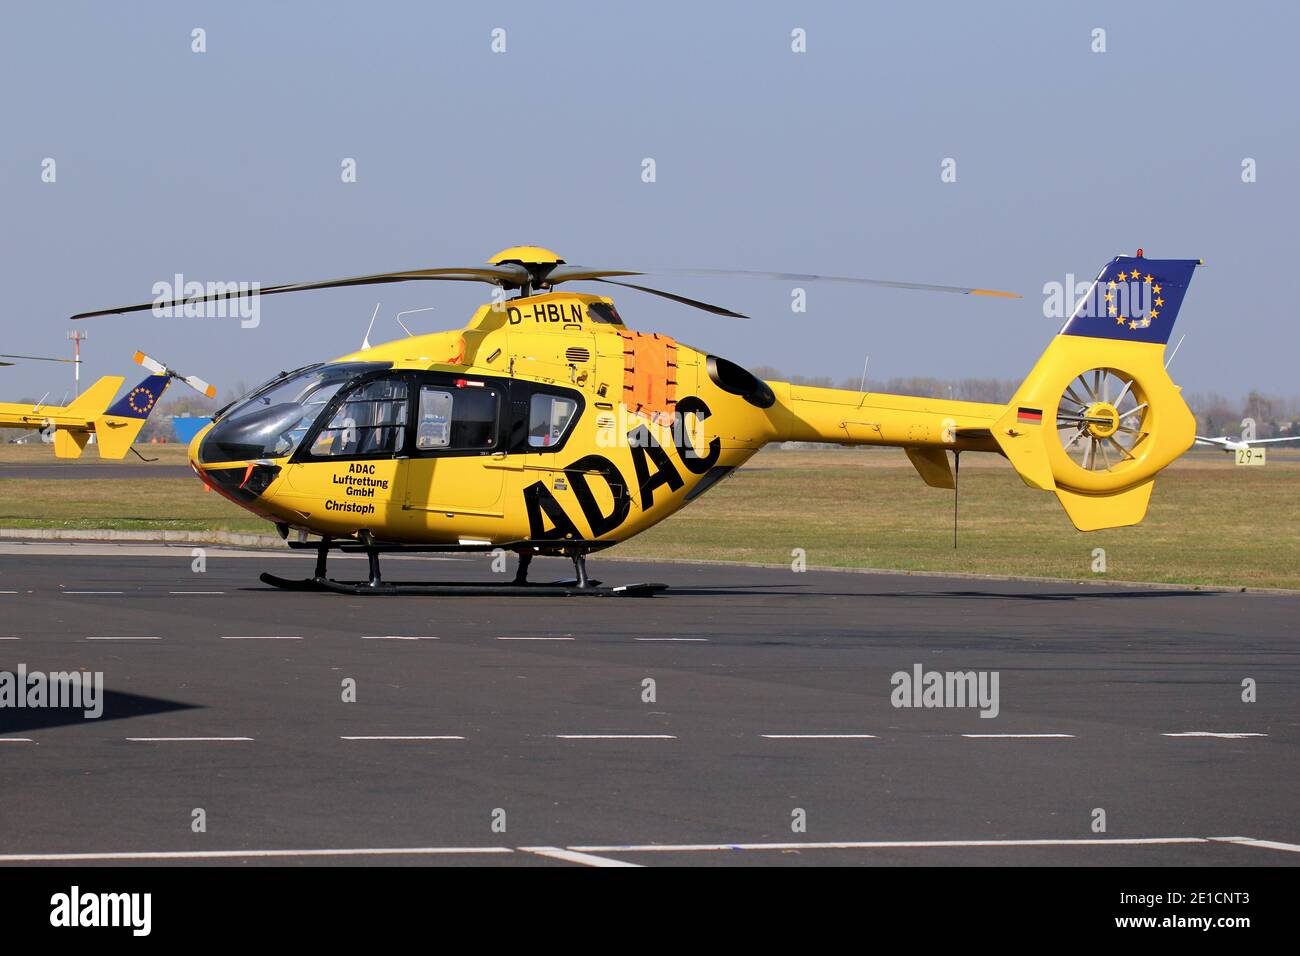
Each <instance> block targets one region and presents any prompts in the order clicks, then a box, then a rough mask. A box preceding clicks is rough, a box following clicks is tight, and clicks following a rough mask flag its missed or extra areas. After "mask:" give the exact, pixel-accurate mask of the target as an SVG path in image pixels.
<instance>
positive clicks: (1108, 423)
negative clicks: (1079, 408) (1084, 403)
mask: <svg viewBox="0 0 1300 956" xmlns="http://www.w3.org/2000/svg"><path fill="white" fill-rule="evenodd" d="M1085 414H1086V415H1087V417H1088V418H1090V419H1092V420H1091V421H1089V422H1088V434H1089V435H1091V436H1092V437H1093V438H1109V437H1110V436H1111V435H1113V434H1115V432H1117V431H1119V411H1118V410H1117V409H1116V408H1115V406H1114V405H1112V404H1111V403H1110V402H1093V403H1092V404H1091V405H1089V406H1088V410H1087V412H1086V413H1085Z"/></svg>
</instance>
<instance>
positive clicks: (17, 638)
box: [0, 637, 22, 641]
mask: <svg viewBox="0 0 1300 956" xmlns="http://www.w3.org/2000/svg"><path fill="white" fill-rule="evenodd" d="M21 640H22V638H21V637H0V641H21Z"/></svg>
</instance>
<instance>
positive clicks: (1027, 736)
mask: <svg viewBox="0 0 1300 956" xmlns="http://www.w3.org/2000/svg"><path fill="white" fill-rule="evenodd" d="M962 736H963V737H966V738H969V739H970V740H1066V739H1073V738H1074V734H962Z"/></svg>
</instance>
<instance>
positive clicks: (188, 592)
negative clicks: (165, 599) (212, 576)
mask: <svg viewBox="0 0 1300 956" xmlns="http://www.w3.org/2000/svg"><path fill="white" fill-rule="evenodd" d="M167 593H168V594H225V593H226V592H225V591H168V592H167Z"/></svg>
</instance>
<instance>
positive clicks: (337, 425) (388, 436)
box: [311, 378, 407, 458]
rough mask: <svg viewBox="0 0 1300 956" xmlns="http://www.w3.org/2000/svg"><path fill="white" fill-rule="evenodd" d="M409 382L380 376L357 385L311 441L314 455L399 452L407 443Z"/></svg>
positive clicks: (371, 454)
mask: <svg viewBox="0 0 1300 956" xmlns="http://www.w3.org/2000/svg"><path fill="white" fill-rule="evenodd" d="M406 409H407V384H406V382H405V381H404V380H403V379H400V378H380V379H374V380H372V381H369V382H366V383H364V384H362V385H359V386H357V387H356V388H354V389H353V390H352V391H351V392H349V393H348V394H347V396H346V397H345V398H344V399H343V404H342V405H340V406H339V408H338V410H337V411H336V412H335V413H334V415H333V417H332V418H331V419H330V421H329V424H327V425H326V426H325V427H324V428H322V429H321V430H320V431H319V432H318V433H317V434H316V437H315V439H314V440H313V441H312V443H311V455H312V457H313V458H340V457H370V456H384V455H396V454H399V453H400V452H401V451H402V449H403V448H404V446H405V444H406Z"/></svg>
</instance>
